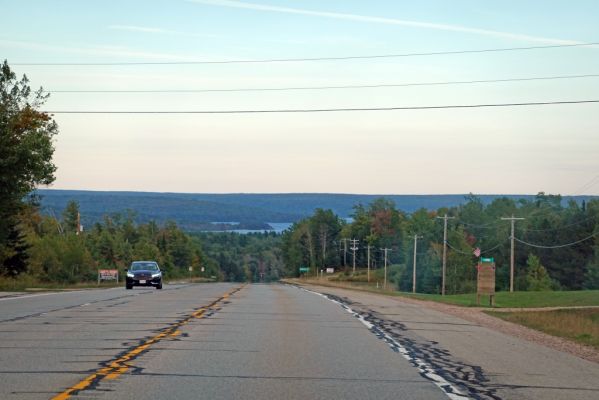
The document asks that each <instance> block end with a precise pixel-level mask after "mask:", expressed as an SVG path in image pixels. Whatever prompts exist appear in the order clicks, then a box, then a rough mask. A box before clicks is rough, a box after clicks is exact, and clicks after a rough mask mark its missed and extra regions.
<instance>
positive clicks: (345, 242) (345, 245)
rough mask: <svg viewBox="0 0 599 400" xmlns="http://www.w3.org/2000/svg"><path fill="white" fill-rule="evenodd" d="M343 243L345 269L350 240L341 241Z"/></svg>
mask: <svg viewBox="0 0 599 400" xmlns="http://www.w3.org/2000/svg"><path fill="white" fill-rule="evenodd" d="M340 240H341V241H342V242H343V268H345V267H346V266H347V241H348V240H349V239H345V238H344V239H340Z"/></svg>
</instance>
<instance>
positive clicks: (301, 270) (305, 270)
mask: <svg viewBox="0 0 599 400" xmlns="http://www.w3.org/2000/svg"><path fill="white" fill-rule="evenodd" d="M299 272H300V274H301V273H302V272H310V268H308V267H300V269H299Z"/></svg>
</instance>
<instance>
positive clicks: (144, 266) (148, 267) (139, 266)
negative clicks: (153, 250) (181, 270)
mask: <svg viewBox="0 0 599 400" xmlns="http://www.w3.org/2000/svg"><path fill="white" fill-rule="evenodd" d="M129 270H131V271H142V270H143V271H158V265H157V264H156V263H153V262H140V263H133V264H131V268H129Z"/></svg>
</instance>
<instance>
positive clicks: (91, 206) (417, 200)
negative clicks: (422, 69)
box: [38, 189, 593, 230]
mask: <svg viewBox="0 0 599 400" xmlns="http://www.w3.org/2000/svg"><path fill="white" fill-rule="evenodd" d="M38 194H39V195H40V196H41V203H42V207H43V209H42V211H43V212H45V213H50V212H51V210H52V211H53V212H54V213H55V214H57V215H60V213H62V210H63V209H64V208H65V206H66V204H67V202H68V201H69V200H75V201H77V202H78V203H79V205H80V208H81V214H82V221H83V224H84V225H87V226H89V225H90V224H93V223H94V222H96V221H98V220H100V219H101V218H102V217H103V216H104V215H106V214H110V213H115V212H123V211H125V210H127V209H130V210H133V211H135V212H136V214H137V217H138V221H139V222H147V221H149V220H156V221H158V222H164V221H167V220H173V221H175V222H177V223H178V224H179V225H180V226H181V227H183V228H184V229H187V230H198V229H200V228H199V227H200V226H202V225H203V224H204V223H206V222H242V223H244V224H260V223H265V222H295V221H298V220H299V219H301V218H303V217H306V216H308V215H311V214H312V212H313V211H314V209H316V208H324V209H329V208H330V209H332V210H333V211H334V212H335V213H337V214H338V215H339V216H341V217H344V218H347V217H349V216H350V215H351V213H352V209H353V207H354V205H356V204H364V205H366V204H369V203H371V202H372V201H373V200H375V199H377V198H379V197H385V198H387V199H389V200H393V201H394V202H395V204H396V206H397V208H398V209H400V210H403V211H405V212H408V213H409V212H413V211H415V210H417V209H419V208H427V209H430V210H436V209H438V208H441V207H452V206H457V205H459V204H462V203H464V202H465V195H361V194H328V193H285V194H245V193H239V194H203V193H152V192H109V191H106V192H101V191H83V190H52V189H44V190H39V191H38ZM479 197H480V198H481V200H482V201H483V202H484V203H485V204H488V203H490V202H492V201H493V200H494V199H496V198H499V197H509V198H513V199H532V198H534V196H533V195H480V196H479ZM572 198H574V199H575V200H576V201H579V202H581V201H582V200H588V199H591V198H593V197H591V196H576V197H569V196H565V197H564V201H568V200H569V199H572Z"/></svg>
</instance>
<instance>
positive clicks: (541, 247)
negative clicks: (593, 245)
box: [514, 233, 599, 249]
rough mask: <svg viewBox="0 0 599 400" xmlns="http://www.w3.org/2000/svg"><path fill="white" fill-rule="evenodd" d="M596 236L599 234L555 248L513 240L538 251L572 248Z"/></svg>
mask: <svg viewBox="0 0 599 400" xmlns="http://www.w3.org/2000/svg"><path fill="white" fill-rule="evenodd" d="M598 234H599V233H593V234H592V235H591V236H587V237H585V238H584V239H580V240H577V241H575V242H572V243H566V244H558V245H555V246H543V245H540V244H534V243H529V242H525V241H524V240H521V239H518V238H514V240H516V241H517V242H520V243H522V244H525V245H527V246H530V247H536V248H539V249H560V248H562V247H568V246H574V245H575V244H578V243H582V242H585V241H587V240H589V239H592V238H594V237H595V236H597V235H598Z"/></svg>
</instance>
